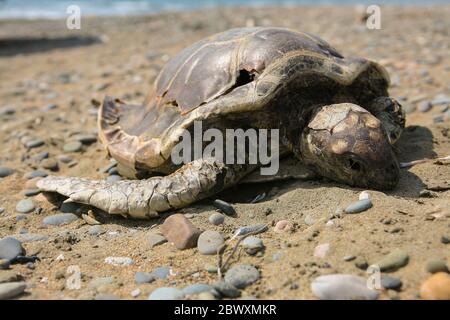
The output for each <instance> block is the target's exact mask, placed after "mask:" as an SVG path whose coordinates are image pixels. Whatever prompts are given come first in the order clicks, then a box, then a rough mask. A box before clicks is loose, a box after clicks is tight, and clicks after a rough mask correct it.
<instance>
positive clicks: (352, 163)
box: [346, 157, 362, 172]
mask: <svg viewBox="0 0 450 320" xmlns="http://www.w3.org/2000/svg"><path fill="white" fill-rule="evenodd" d="M346 166H347V168H349V169H350V170H352V171H354V172H359V171H361V170H362V164H361V162H359V161H358V160H356V159H354V158H351V157H350V158H348V159H347V163H346Z"/></svg>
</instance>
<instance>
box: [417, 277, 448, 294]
mask: <svg viewBox="0 0 450 320" xmlns="http://www.w3.org/2000/svg"><path fill="white" fill-rule="evenodd" d="M420 297H421V298H422V299H424V300H450V274H448V273H444V272H438V273H435V274H433V275H432V276H431V277H429V278H428V279H427V280H425V281H424V282H423V284H422V286H421V287H420Z"/></svg>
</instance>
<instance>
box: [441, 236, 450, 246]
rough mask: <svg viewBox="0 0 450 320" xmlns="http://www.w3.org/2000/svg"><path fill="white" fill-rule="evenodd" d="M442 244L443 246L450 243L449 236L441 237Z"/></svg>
mask: <svg viewBox="0 0 450 320" xmlns="http://www.w3.org/2000/svg"><path fill="white" fill-rule="evenodd" d="M441 243H443V244H449V243H450V238H449V237H447V236H442V237H441Z"/></svg>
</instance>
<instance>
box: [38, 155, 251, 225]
mask: <svg viewBox="0 0 450 320" xmlns="http://www.w3.org/2000/svg"><path fill="white" fill-rule="evenodd" d="M248 171H249V168H248V167H247V166H245V165H240V166H226V165H224V164H223V163H222V162H219V161H217V160H214V159H199V160H195V161H193V162H190V163H188V164H186V165H184V166H183V167H181V168H180V169H179V170H177V171H175V172H174V173H172V174H170V175H168V176H165V177H152V178H150V179H147V180H122V181H116V182H107V181H104V180H89V179H83V178H74V177H53V176H50V177H46V178H44V179H42V180H40V181H39V182H38V183H37V185H38V188H39V189H40V190H41V191H45V192H57V193H59V194H62V195H64V196H66V197H69V199H70V200H71V201H73V202H78V203H83V204H87V205H91V206H94V207H97V208H99V209H101V210H104V211H106V212H108V213H110V214H120V215H123V216H126V217H128V216H129V217H133V218H141V219H143V218H151V217H157V216H158V212H163V211H168V210H171V209H178V208H182V207H184V206H187V205H189V204H191V203H193V202H196V201H198V200H201V199H204V198H207V197H209V196H211V195H213V194H215V193H217V192H220V191H222V190H223V189H225V188H228V187H230V186H232V185H233V184H235V183H236V182H238V181H239V180H240V179H241V178H242V177H243V176H244V175H245V174H247V173H248Z"/></svg>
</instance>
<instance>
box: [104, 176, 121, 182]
mask: <svg viewBox="0 0 450 320" xmlns="http://www.w3.org/2000/svg"><path fill="white" fill-rule="evenodd" d="M121 180H123V178H122V177H121V176H119V175H116V174H113V175H110V176H108V177H107V178H106V181H108V182H116V181H121Z"/></svg>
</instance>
